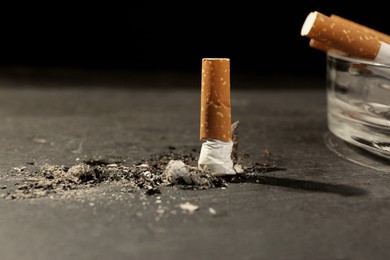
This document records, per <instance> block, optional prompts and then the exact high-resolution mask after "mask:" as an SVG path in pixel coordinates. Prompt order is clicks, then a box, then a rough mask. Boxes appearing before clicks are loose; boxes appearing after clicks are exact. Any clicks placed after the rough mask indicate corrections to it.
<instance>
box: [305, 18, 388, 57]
mask: <svg viewBox="0 0 390 260" xmlns="http://www.w3.org/2000/svg"><path fill="white" fill-rule="evenodd" d="M301 35H302V36H306V37H308V38H311V39H314V40H316V41H319V42H321V43H323V44H325V45H326V46H328V47H329V48H331V49H336V50H339V51H341V52H343V53H345V54H347V55H351V56H353V57H356V58H362V59H368V60H375V61H378V62H384V63H388V62H390V45H389V44H387V43H385V42H384V41H382V40H378V38H377V37H375V36H373V35H372V34H370V33H366V32H365V30H363V29H362V28H359V27H358V26H356V25H354V24H352V23H348V22H345V21H342V20H341V19H337V18H336V19H332V18H331V17H328V16H326V15H324V14H321V13H319V12H311V13H309V15H308V16H307V17H306V19H305V22H304V24H303V26H302V29H301Z"/></svg>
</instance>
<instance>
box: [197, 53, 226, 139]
mask: <svg viewBox="0 0 390 260" xmlns="http://www.w3.org/2000/svg"><path fill="white" fill-rule="evenodd" d="M201 81H202V82H201V87H202V91H201V109H200V140H204V139H217V140H220V141H225V142H228V141H232V130H231V107H230V59H228V58H203V59H202V80H201Z"/></svg>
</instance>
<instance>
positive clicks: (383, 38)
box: [330, 14, 390, 44]
mask: <svg viewBox="0 0 390 260" xmlns="http://www.w3.org/2000/svg"><path fill="white" fill-rule="evenodd" d="M330 18H331V19H333V20H335V21H341V22H344V23H347V24H349V25H351V26H355V27H356V28H357V29H360V30H361V31H363V32H364V33H365V34H370V35H372V36H373V37H374V38H375V39H377V40H378V41H383V42H385V43H388V44H390V35H388V34H385V33H383V32H380V31H377V30H374V29H372V28H370V27H367V26H365V25H362V24H360V23H357V22H354V21H351V20H349V19H346V18H344V17H341V16H338V15H335V14H331V15H330Z"/></svg>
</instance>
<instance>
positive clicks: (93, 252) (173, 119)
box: [0, 74, 390, 260]
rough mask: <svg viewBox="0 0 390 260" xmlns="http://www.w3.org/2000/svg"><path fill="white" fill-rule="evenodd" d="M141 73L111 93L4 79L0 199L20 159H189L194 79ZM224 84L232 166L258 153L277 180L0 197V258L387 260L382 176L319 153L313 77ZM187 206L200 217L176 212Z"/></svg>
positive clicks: (103, 86)
mask: <svg viewBox="0 0 390 260" xmlns="http://www.w3.org/2000/svg"><path fill="white" fill-rule="evenodd" d="M14 76H15V75H14ZM30 76H31V75H30ZM144 76H145V77H144V78H143V77H140V78H138V79H136V80H135V79H134V78H131V77H129V78H126V79H125V80H124V81H120V80H119V81H116V82H115V84H114V83H113V84H110V80H107V79H106V80H105V81H103V80H102V81H100V84H98V83H99V82H96V81H93V82H92V83H91V84H87V83H88V82H89V81H87V80H84V81H83V80H79V78H77V79H76V80H74V81H72V82H71V83H70V82H68V81H66V80H64V77H62V78H61V77H60V78H59V79H56V78H55V77H54V76H51V77H50V80H49V81H48V80H43V79H45V77H44V76H42V75H40V76H39V77H34V78H31V77H30V78H29V77H25V78H23V79H20V78H17V77H14V78H13V77H10V76H9V74H7V77H3V78H2V79H1V81H0V83H1V85H0V118H1V122H2V123H1V125H0V158H1V160H0V186H2V187H4V188H3V189H1V190H0V193H1V194H5V193H7V192H8V191H9V190H11V189H12V187H13V185H14V184H15V182H18V181H20V180H21V179H23V177H24V176H23V172H22V173H20V174H10V173H11V172H13V170H15V168H16V169H20V168H21V167H23V166H26V165H27V164H28V163H34V164H35V165H40V164H44V163H49V164H58V165H68V166H69V165H73V164H76V163H77V162H79V161H80V160H84V159H88V158H96V157H100V158H121V160H123V161H126V162H128V163H132V162H137V161H139V160H140V159H142V158H148V156H151V155H153V154H159V153H163V152H167V151H169V147H175V148H176V151H178V152H187V151H188V152H191V151H192V152H193V153H194V154H195V155H197V154H196V153H197V152H199V149H200V145H201V144H200V142H199V139H198V137H199V104H200V88H199V87H198V84H199V80H198V76H197V75H195V76H194V77H187V78H186V79H184V80H181V78H182V76H179V75H177V77H175V74H170V75H169V76H161V75H160V76H158V77H156V76H155V75H147V74H146V75H144ZM132 80H133V81H132ZM118 82H119V83H118ZM232 82H233V83H232V92H231V98H232V116H233V120H239V121H240V123H241V125H240V131H239V156H243V155H247V156H249V157H250V158H251V159H252V160H254V161H258V162H262V161H263V160H264V156H265V155H264V151H269V153H270V154H269V156H272V160H273V161H274V162H275V163H276V164H277V165H278V166H279V167H280V169H279V170H274V171H270V172H263V173H257V174H256V175H255V176H254V177H253V178H251V179H248V181H243V182H238V183H229V185H228V187H227V188H211V189H205V190H190V189H180V188H177V187H175V186H173V187H162V188H161V194H157V195H153V196H147V195H145V193H144V192H143V191H142V190H139V191H136V192H133V193H124V192H121V191H120V187H118V186H117V185H113V184H112V185H111V184H109V183H108V184H102V185H98V186H96V187H93V188H91V189H87V190H84V191H83V192H80V193H78V194H76V195H74V196H68V197H61V198H50V197H43V198H33V199H20V200H12V199H0V210H1V213H0V259H4V260H8V259H18V260H21V259H94V260H97V259H161V260H162V259H388V258H389V257H390V249H389V243H390V240H389V239H390V221H389V219H390V172H389V171H388V170H378V169H374V168H372V167H366V166H364V165H361V164H359V163H355V162H352V161H350V160H348V159H346V158H343V157H341V156H339V155H338V154H336V153H335V152H333V151H331V149H329V147H328V146H327V145H326V142H325V139H326V137H327V135H328V134H329V133H328V129H327V122H326V92H325V86H324V80H323V79H316V80H307V79H299V78H297V79H294V78H275V79H273V78H271V79H256V80H250V79H247V80H245V76H242V77H240V78H238V77H237V78H233V80H232ZM121 84H122V86H120V85H121ZM241 84H242V85H241ZM310 85H312V86H313V87H312V88H310ZM319 85H321V86H319ZM322 85H323V86H322ZM248 86H250V87H248ZM185 202H189V203H192V204H194V205H197V206H199V209H198V210H196V211H194V212H193V213H189V212H185V211H182V210H181V209H180V208H179V207H178V206H179V204H181V203H185ZM158 208H160V209H161V208H163V209H164V212H163V214H161V212H160V213H158V211H157V209H158ZM210 208H212V209H214V210H215V212H210V210H209V209H210Z"/></svg>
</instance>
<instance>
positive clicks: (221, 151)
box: [198, 140, 236, 176]
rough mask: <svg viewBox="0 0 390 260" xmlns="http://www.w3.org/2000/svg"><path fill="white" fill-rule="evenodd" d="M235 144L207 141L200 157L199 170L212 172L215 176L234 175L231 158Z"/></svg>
mask: <svg viewBox="0 0 390 260" xmlns="http://www.w3.org/2000/svg"><path fill="white" fill-rule="evenodd" d="M232 150H233V142H223V141H220V140H205V141H204V142H203V143H202V149H201V151H200V155H199V161H198V168H199V169H200V170H202V171H210V172H211V174H212V175H214V176H222V175H234V174H236V172H235V171H234V169H233V161H232V158H231V155H232Z"/></svg>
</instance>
